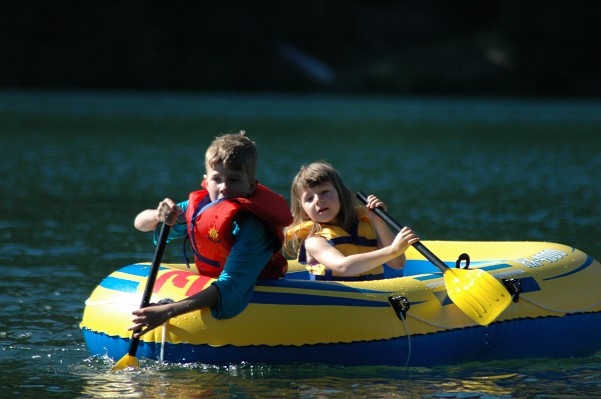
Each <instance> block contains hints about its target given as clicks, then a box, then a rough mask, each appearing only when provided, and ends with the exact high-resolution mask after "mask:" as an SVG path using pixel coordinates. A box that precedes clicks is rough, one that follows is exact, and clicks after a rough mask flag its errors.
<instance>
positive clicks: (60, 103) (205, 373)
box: [0, 91, 601, 398]
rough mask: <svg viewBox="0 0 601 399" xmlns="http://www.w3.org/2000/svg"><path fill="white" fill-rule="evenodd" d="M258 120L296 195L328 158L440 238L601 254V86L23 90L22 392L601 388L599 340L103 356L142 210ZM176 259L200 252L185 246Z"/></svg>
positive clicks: (9, 261)
mask: <svg viewBox="0 0 601 399" xmlns="http://www.w3.org/2000/svg"><path fill="white" fill-rule="evenodd" d="M239 129H245V130H247V131H248V134H249V135H250V136H251V137H252V138H253V139H254V140H255V141H256V142H257V144H258V146H259V150H260V156H261V160H260V167H259V178H260V180H261V182H263V183H264V184H266V185H268V186H270V187H272V188H273V189H275V190H276V191H279V192H281V193H282V194H283V195H285V197H286V198H288V192H289V184H290V181H291V179H292V177H293V175H294V174H295V172H296V171H297V170H298V168H299V166H300V165H301V164H302V163H306V162H310V161H313V160H316V159H326V160H328V161H330V162H332V163H333V164H334V166H335V167H336V168H337V169H339V170H340V172H341V173H342V175H343V177H344V179H345V180H346V182H347V183H348V185H349V186H350V187H351V188H353V189H354V190H363V191H366V192H373V193H377V194H378V195H379V196H380V198H382V199H383V200H384V201H385V202H386V203H387V205H388V208H389V211H390V212H391V213H392V214H393V215H395V216H396V217H397V219H399V220H400V221H402V222H403V223H404V224H409V225H411V226H412V227H413V228H414V229H415V230H417V231H418V232H419V233H420V235H421V237H422V238H424V239H444V240H493V241H497V240H529V241H553V242H560V243H564V244H568V245H572V246H575V247H577V248H579V249H582V250H583V251H585V252H587V253H589V254H591V255H593V256H594V257H596V258H597V259H599V258H601V245H600V243H599V240H598V238H599V237H600V236H601V227H600V226H601V223H600V222H601V216H600V215H601V213H600V199H601V188H600V187H599V184H598V183H599V180H600V179H599V178H600V177H601V173H600V170H601V169H600V167H601V144H600V140H599V138H598V132H599V131H601V104H600V103H595V102H574V101H509V100H489V99H488V100H487V99H456V98H444V99H427V98H359V97H357V98H334V97H322V96H301V97H299V96H275V95H274V96H269V95H262V96H254V95H233V94H203V95H192V94H174V93H90V92H74V93H51V92H23V91H3V92H0V133H1V134H0V177H1V179H2V184H1V185H0V190H1V191H0V194H1V199H2V202H1V208H0V209H1V211H2V216H1V218H0V270H1V271H2V278H1V279H0V309H2V310H1V311H0V315H1V318H0V381H1V384H0V388H1V389H2V397H15V398H16V397H19V398H33V397H36V398H37V397H44V398H52V397H57V398H58V397H60V398H101V397H107V398H111V397H113V398H149V397H167V398H200V397H212V398H226V397H228V398H229V397H237V398H248V397H274V398H281V397H294V398H351V397H356V398H416V397H422V398H438V397H443V398H473V397H479V398H576V397H595V396H597V397H601V359H600V358H599V356H594V357H592V358H588V359H534V360H529V361H524V360H515V361H503V362H487V363H472V364H458V365H448V366H444V367H437V368H432V369H428V368H392V367H336V366H327V365H321V364H302V365H288V366H269V365H258V364H237V365H231V366H229V367H214V366H211V365H203V364H184V365H162V364H159V363H156V362H151V361H142V363H141V365H142V367H141V369H140V370H138V371H135V372H130V371H127V372H111V371H110V369H111V365H112V360H110V359H98V358H90V357H89V354H88V352H87V349H86V347H85V345H84V342H83V338H82V335H81V332H80V331H79V322H80V321H81V316H82V313H83V307H84V302H85V300H86V298H87V297H88V295H89V294H90V293H91V291H92V290H93V289H94V287H95V286H96V285H97V284H98V283H99V282H100V280H102V278H104V277H105V276H106V275H107V274H109V273H110V272H111V271H113V270H114V269H116V268H118V267H121V266H123V265H126V264H129V263H131V262H137V261H149V260H150V258H151V257H152V254H153V251H154V250H153V247H152V243H151V241H150V239H149V236H148V235H146V234H142V233H139V232H137V231H135V230H134V228H133V226H132V221H133V218H134V216H135V215H136V214H137V212H139V211H140V210H141V209H145V208H148V207H154V206H156V204H157V203H158V201H159V200H161V199H162V198H164V197H165V196H170V197H172V198H175V199H184V198H186V195H187V193H188V192H189V191H192V190H193V189H195V188H196V187H198V184H199V181H200V177H201V175H202V173H203V166H202V157H203V154H204V149H205V148H206V146H207V145H208V143H209V142H210V141H211V140H212V138H213V137H214V136H215V135H217V134H218V133H222V132H231V131H237V130H239ZM166 259H167V260H172V261H174V262H179V261H180V260H181V254H180V248H179V246H178V245H175V246H173V248H171V247H169V248H168V250H167V253H166ZM549 333H550V334H552V333H553V332H552V331H550V332H549ZM568 339H570V337H563V336H558V337H557V343H558V345H561V342H562V341H563V340H568Z"/></svg>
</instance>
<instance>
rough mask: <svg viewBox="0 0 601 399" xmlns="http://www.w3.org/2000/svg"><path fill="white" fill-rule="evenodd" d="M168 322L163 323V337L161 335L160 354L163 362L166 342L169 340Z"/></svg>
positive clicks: (160, 359)
mask: <svg viewBox="0 0 601 399" xmlns="http://www.w3.org/2000/svg"><path fill="white" fill-rule="evenodd" d="M166 336H167V323H165V324H163V328H162V337H161V352H160V355H159V361H160V362H161V363H163V360H164V359H165V342H166V341H167V337H166Z"/></svg>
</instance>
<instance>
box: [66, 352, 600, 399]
mask: <svg viewBox="0 0 601 399" xmlns="http://www.w3.org/2000/svg"><path fill="white" fill-rule="evenodd" d="M588 361H590V362H591V363H588ZM598 361H599V359H598V358H595V359H588V360H587V362H585V363H584V364H582V363H580V362H576V361H573V360H568V361H567V363H565V364H560V363H555V362H553V361H549V360H545V359H540V360H538V361H537V362H535V363H534V364H532V365H527V364H524V362H515V361H514V362H505V363H491V364H479V363H474V364H470V365H465V366H462V367H441V368H436V369H426V368H394V367H346V368H345V367H331V366H325V365H319V364H302V365H295V366H278V367H274V366H271V367H270V366H265V365H249V364H242V365H237V366H230V367H221V368H217V367H211V366H205V365H198V364H194V365H192V364H190V365H177V366H175V365H158V364H149V363H148V362H146V363H145V364H144V363H143V365H142V368H141V369H140V370H138V371H119V372H107V371H106V370H107V369H110V362H107V363H109V364H103V362H99V361H98V359H96V360H94V361H93V362H91V363H95V364H88V369H86V370H80V371H79V372H78V373H79V374H80V376H82V377H84V380H85V384H84V386H83V388H82V392H81V396H80V397H85V398H137V397H174V398H205V397H211V398H231V397H242V398H250V397H266V398H267V397H270V398H271V397H272V398H282V397H298V398H416V397H422V398H431V397H436V398H488V399H490V398H531V397H545V398H549V397H553V398H560V397H561V398H566V397H572V396H571V395H581V397H601V375H600V373H599V366H598ZM591 366H592V367H593V368H595V369H596V371H594V370H592V369H591Z"/></svg>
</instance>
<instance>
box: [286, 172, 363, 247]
mask: <svg viewBox="0 0 601 399" xmlns="http://www.w3.org/2000/svg"><path fill="white" fill-rule="evenodd" d="M324 183H331V184H332V185H333V186H334V188H335V189H336V191H337V192H338V199H339V201H340V211H339V212H338V215H336V218H335V220H334V221H333V223H332V224H335V225H336V226H339V227H341V228H343V229H344V230H346V231H350V230H351V228H352V227H353V226H354V225H355V224H357V223H358V221H359V217H358V216H357V211H356V210H355V207H356V203H355V200H354V196H353V192H352V191H351V190H350V189H349V188H348V187H347V186H346V185H345V184H344V182H343V181H342V177H341V176H340V174H339V173H338V172H337V171H336V169H334V168H333V167H332V165H330V164H329V163H327V162H324V161H317V162H313V163H310V164H308V165H303V166H301V168H300V170H299V171H298V173H297V174H296V176H295V177H294V179H293V180H292V185H291V187H290V210H291V212H292V217H293V218H294V221H293V222H292V224H291V225H290V226H289V227H288V228H287V231H290V232H293V231H294V228H295V227H296V226H297V225H298V224H300V223H303V222H306V221H308V220H310V218H309V215H307V213H306V212H305V211H304V209H303V206H302V204H301V197H302V195H303V191H304V190H305V189H307V188H313V187H315V186H318V185H320V184H324ZM320 229H321V226H319V224H318V223H315V226H314V227H313V230H312V233H314V232H318V231H319V230H320ZM291 236H292V237H289V238H287V243H286V244H287V245H286V247H287V250H286V253H287V254H288V255H292V254H293V253H294V255H296V253H295V251H296V249H297V248H296V247H297V243H298V239H297V238H296V237H295V236H294V234H291ZM288 240H290V242H288Z"/></svg>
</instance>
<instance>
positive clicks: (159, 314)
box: [129, 131, 292, 337]
mask: <svg viewBox="0 0 601 399" xmlns="http://www.w3.org/2000/svg"><path fill="white" fill-rule="evenodd" d="M257 161H258V154H257V149H256V146H255V143H254V142H252V141H251V140H250V139H249V138H248V137H247V136H246V135H245V132H244V131H241V132H240V133H236V134H225V135H222V136H218V137H217V138H215V140H214V141H213V142H212V143H211V145H210V146H209V148H208V149H207V152H206V154H205V169H206V174H205V175H204V180H203V182H202V187H203V190H199V191H194V192H192V193H190V196H189V199H188V200H187V201H184V202H181V203H179V204H176V203H175V202H174V201H172V200H171V199H169V198H166V199H165V200H163V201H161V202H160V203H159V205H158V207H157V209H147V210H145V211H142V212H141V213H140V214H139V215H138V216H136V219H135V221H134V226H135V227H136V228H137V229H138V230H141V231H151V230H153V229H155V227H156V225H157V224H158V223H159V222H165V223H167V224H168V225H175V226H174V228H173V229H172V231H171V234H170V238H176V237H183V236H185V235H186V234H188V235H189V237H190V245H191V247H192V250H193V252H194V260H195V264H196V267H197V268H198V271H199V272H200V273H201V274H203V275H208V276H212V277H216V278H217V280H215V281H214V282H213V283H212V284H211V285H210V286H209V287H207V288H205V289H204V290H202V291H201V292H199V293H197V294H195V295H192V296H190V297H188V298H186V299H183V300H181V301H178V302H175V303H169V304H164V305H155V306H149V307H146V308H143V309H138V310H135V311H134V312H133V315H134V316H135V318H134V319H133V323H134V324H133V325H132V326H130V327H129V330H130V331H133V330H137V329H142V328H143V329H142V330H141V331H140V333H139V334H135V337H139V336H141V335H143V334H145V333H147V332H148V331H150V330H152V329H154V328H156V327H158V326H160V325H162V324H163V323H165V322H166V321H167V320H169V319H170V318H172V317H175V316H179V315H181V314H184V313H188V312H191V311H194V310H198V309H202V308H207V307H208V308H211V314H212V315H213V317H215V318H217V319H226V318H230V317H234V316H236V315H237V314H239V313H240V312H242V311H243V310H244V309H245V308H246V306H247V305H248V303H249V301H250V298H251V295H252V292H253V290H254V286H255V282H256V280H257V278H259V277H261V278H278V277H282V276H284V274H285V273H286V270H287V262H286V259H285V258H284V257H283V256H282V255H281V254H280V252H279V250H280V248H281V245H282V242H283V233H282V230H283V228H284V227H286V226H288V225H289V224H290V223H291V222H292V215H291V213H290V209H289V208H288V205H287V203H286V201H285V200H284V198H283V197H282V196H280V195H278V194H275V193H274V192H272V191H270V190H269V189H267V188H266V187H265V186H262V185H261V184H259V183H258V180H257V179H256V177H255V173H256V169H257ZM176 223H177V224H176ZM184 227H185V228H184Z"/></svg>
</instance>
